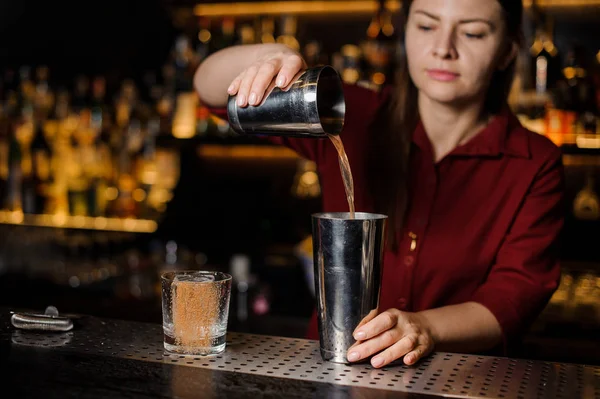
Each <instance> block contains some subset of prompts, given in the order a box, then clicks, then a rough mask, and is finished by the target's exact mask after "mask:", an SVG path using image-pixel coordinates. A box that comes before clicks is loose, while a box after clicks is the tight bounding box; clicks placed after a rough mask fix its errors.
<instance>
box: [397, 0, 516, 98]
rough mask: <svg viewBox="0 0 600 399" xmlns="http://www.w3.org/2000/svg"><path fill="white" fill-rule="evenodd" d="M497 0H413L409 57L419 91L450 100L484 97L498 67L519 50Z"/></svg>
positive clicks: (408, 29)
mask: <svg viewBox="0 0 600 399" xmlns="http://www.w3.org/2000/svg"><path fill="white" fill-rule="evenodd" d="M502 13H503V10H502V6H501V5H500V4H499V3H498V2H497V1H496V0H414V1H413V3H412V5H411V8H410V14H409V17H408V21H407V25H406V37H405V40H406V55H407V59H408V67H409V71H410V75H411V78H412V80H413V82H414V83H415V85H416V87H417V88H418V89H419V93H420V95H425V96H427V97H428V98H429V99H431V100H433V101H436V102H441V103H449V104H461V103H467V104H468V103H472V102H474V101H482V100H483V98H484V97H485V92H486V90H487V88H488V86H489V82H490V80H491V77H492V74H493V73H494V71H495V70H496V69H501V68H505V67H506V66H507V65H508V64H509V63H510V61H511V60H512V58H513V57H514V54H515V52H514V51H515V50H516V48H515V49H513V45H512V43H508V40H509V39H507V38H506V28H505V23H504V19H503V15H502Z"/></svg>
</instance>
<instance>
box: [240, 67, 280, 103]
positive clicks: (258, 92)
mask: <svg viewBox="0 0 600 399" xmlns="http://www.w3.org/2000/svg"><path fill="white" fill-rule="evenodd" d="M280 69H281V61H280V60H279V59H273V60H270V61H267V62H265V63H264V64H262V65H261V66H260V68H259V70H258V73H257V74H256V77H255V78H254V81H253V82H252V88H251V89H250V95H249V96H248V104H250V105H258V104H260V102H261V101H262V99H263V97H264V95H265V92H266V90H267V87H269V85H270V84H271V82H272V81H273V78H274V77H275V75H277V72H279V70H280Z"/></svg>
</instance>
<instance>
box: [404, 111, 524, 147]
mask: <svg viewBox="0 0 600 399" xmlns="http://www.w3.org/2000/svg"><path fill="white" fill-rule="evenodd" d="M518 129H523V127H522V126H521V123H520V122H519V120H518V119H517V117H516V116H515V115H514V114H513V113H512V112H511V111H510V109H508V108H507V107H506V108H505V109H503V110H502V111H501V112H500V113H498V114H497V115H496V116H494V117H493V118H492V120H491V121H490V123H489V124H488V125H487V126H486V127H485V128H484V129H483V130H481V131H480V132H479V133H477V135H475V136H474V137H473V138H471V139H470V140H469V141H468V142H466V143H465V144H461V145H459V146H458V147H456V148H455V149H454V150H452V152H450V154H448V156H472V157H495V156H498V155H500V154H505V155H509V156H513V157H519V158H529V156H530V153H529V140H528V139H527V136H526V135H522V134H514V132H515V130H518ZM412 141H413V143H414V144H416V145H417V146H418V147H419V148H420V149H421V150H422V151H427V152H432V147H431V142H430V141H429V137H428V136H427V133H426V132H425V128H424V127H423V124H422V123H421V122H419V124H418V125H417V128H416V129H415V132H414V133H413V139H412Z"/></svg>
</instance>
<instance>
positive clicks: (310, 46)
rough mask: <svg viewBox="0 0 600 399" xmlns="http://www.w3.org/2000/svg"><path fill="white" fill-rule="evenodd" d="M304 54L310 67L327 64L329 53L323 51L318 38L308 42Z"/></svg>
mask: <svg viewBox="0 0 600 399" xmlns="http://www.w3.org/2000/svg"><path fill="white" fill-rule="evenodd" d="M303 56H304V60H305V61H306V64H307V65H308V67H309V68H311V67H314V66H318V65H325V64H327V54H325V52H324V51H323V48H322V45H321V43H319V42H318V41H316V40H312V41H309V42H308V43H306V46H304V49H303Z"/></svg>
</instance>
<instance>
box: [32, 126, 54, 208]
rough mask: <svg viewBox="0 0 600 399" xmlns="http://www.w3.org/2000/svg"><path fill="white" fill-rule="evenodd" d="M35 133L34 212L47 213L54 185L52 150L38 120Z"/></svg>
mask: <svg viewBox="0 0 600 399" xmlns="http://www.w3.org/2000/svg"><path fill="white" fill-rule="evenodd" d="M34 130H35V133H34V137H33V141H32V143H31V160H32V175H33V184H34V186H35V197H34V212H35V213H37V214H42V213H47V211H48V208H49V205H51V204H50V202H51V201H50V195H49V194H50V188H51V184H52V170H51V160H52V149H51V148H50V144H49V143H48V140H46V135H45V134H44V129H43V126H42V121H41V120H37V121H36V123H35V127H34Z"/></svg>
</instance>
